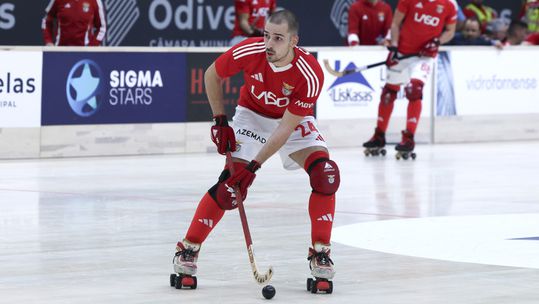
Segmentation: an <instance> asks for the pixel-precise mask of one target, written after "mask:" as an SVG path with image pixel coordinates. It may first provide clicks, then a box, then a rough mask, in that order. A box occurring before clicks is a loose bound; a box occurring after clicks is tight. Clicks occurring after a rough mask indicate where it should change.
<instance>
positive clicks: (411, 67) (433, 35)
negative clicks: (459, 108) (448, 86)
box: [363, 0, 457, 158]
mask: <svg viewBox="0 0 539 304" xmlns="http://www.w3.org/2000/svg"><path fill="white" fill-rule="evenodd" d="M456 18H457V12H456V7H455V3H454V2H453V1H452V0H428V1H427V0H400V1H399V3H398V5H397V9H396V10H395V14H394V16H393V23H392V24H391V45H390V46H389V47H388V50H389V54H388V56H387V60H386V65H387V81H386V84H385V86H384V88H383V90H382V95H381V100H380V104H379V107H378V122H377V127H376V129H375V133H374V135H373V136H372V138H371V139H370V140H369V141H367V142H365V143H364V144H363V146H364V147H365V148H366V150H365V153H366V155H368V152H369V151H380V150H381V149H382V148H383V147H384V146H385V144H386V140H385V132H386V130H387V127H388V124H389V119H390V117H391V113H392V111H393V105H394V102H395V99H396V98H397V93H398V92H399V90H400V86H401V85H402V84H405V85H406V86H405V93H406V98H407V99H408V101H409V102H408V111H407V117H406V129H405V130H404V131H402V141H401V142H400V143H399V144H398V145H397V146H396V147H395V149H396V150H397V151H398V152H397V157H399V156H400V155H401V152H402V153H403V154H406V153H410V152H411V151H413V150H414V147H415V141H414V134H415V131H416V128H417V124H418V122H419V116H420V114H421V100H422V98H423V86H424V84H425V82H426V81H427V79H428V77H429V75H430V73H431V70H432V64H433V62H434V58H435V57H436V55H437V54H438V47H439V45H440V44H444V43H446V42H448V41H450V40H451V39H453V36H454V35H455V28H456ZM409 54H418V55H419V56H416V57H411V58H407V59H403V60H399V56H401V55H409ZM375 153H376V152H375ZM403 157H404V158H407V157H408V156H403ZM412 157H414V154H412Z"/></svg>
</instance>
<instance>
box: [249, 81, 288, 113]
mask: <svg viewBox="0 0 539 304" xmlns="http://www.w3.org/2000/svg"><path fill="white" fill-rule="evenodd" d="M251 94H253V96H254V97H256V99H258V100H262V99H263V100H264V102H265V103H266V104H267V105H274V106H277V107H280V108H284V107H286V106H288V104H289V103H290V99H288V97H279V98H277V95H275V93H273V92H271V91H262V92H260V93H259V94H257V93H256V92H255V86H254V85H252V86H251Z"/></svg>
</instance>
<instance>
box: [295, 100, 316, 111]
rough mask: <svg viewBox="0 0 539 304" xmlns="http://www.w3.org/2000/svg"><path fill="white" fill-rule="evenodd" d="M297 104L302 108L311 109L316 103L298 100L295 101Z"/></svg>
mask: <svg viewBox="0 0 539 304" xmlns="http://www.w3.org/2000/svg"><path fill="white" fill-rule="evenodd" d="M294 104H295V105H296V106H298V107H300V108H304V109H310V108H312V107H313V106H314V103H309V102H303V101H301V100H296V102H295V103H294Z"/></svg>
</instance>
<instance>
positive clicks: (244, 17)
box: [238, 14, 254, 36]
mask: <svg viewBox="0 0 539 304" xmlns="http://www.w3.org/2000/svg"><path fill="white" fill-rule="evenodd" d="M238 22H239V24H240V28H241V30H242V31H243V32H244V33H245V36H251V35H253V33H254V29H253V27H252V26H251V25H250V24H249V14H239V16H238Z"/></svg>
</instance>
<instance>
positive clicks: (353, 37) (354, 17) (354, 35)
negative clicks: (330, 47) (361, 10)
mask: <svg viewBox="0 0 539 304" xmlns="http://www.w3.org/2000/svg"><path fill="white" fill-rule="evenodd" d="M354 4H355V3H354ZM354 4H352V5H351V6H350V8H349V9H348V45H349V46H355V45H359V26H360V22H359V16H358V13H357V9H356V5H354Z"/></svg>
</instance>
